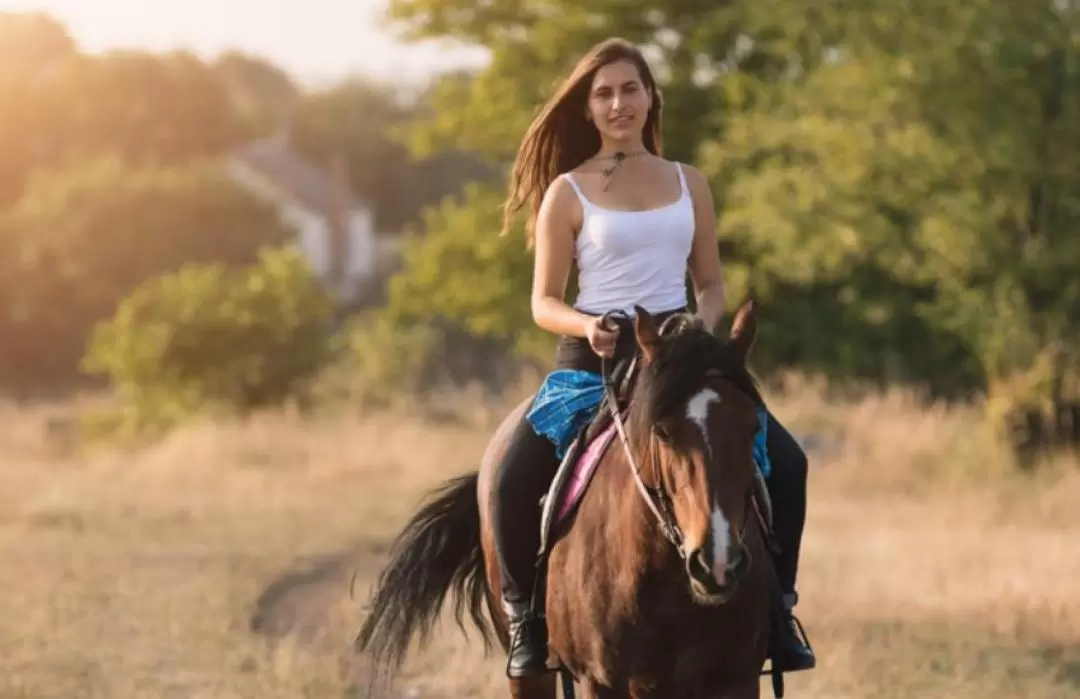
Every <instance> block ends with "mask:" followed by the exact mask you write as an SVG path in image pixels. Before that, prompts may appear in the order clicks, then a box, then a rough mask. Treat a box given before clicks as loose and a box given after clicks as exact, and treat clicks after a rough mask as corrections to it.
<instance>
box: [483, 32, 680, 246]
mask: <svg viewBox="0 0 1080 699" xmlns="http://www.w3.org/2000/svg"><path fill="white" fill-rule="evenodd" d="M620 60H624V61H630V62H631V63H633V64H634V65H635V66H637V69H638V72H639V73H640V74H641V80H642V83H643V85H644V87H645V89H647V90H648V91H649V92H650V93H652V96H653V101H652V105H651V107H650V108H649V114H648V116H647V117H646V119H645V132H644V134H643V135H642V136H643V141H644V143H645V148H646V149H647V150H648V151H649V152H651V153H653V154H654V155H660V152H661V147H662V144H661V139H660V113H661V110H662V108H663V100H662V98H661V95H660V90H659V88H658V87H657V85H656V79H655V77H654V76H653V72H652V70H651V69H650V68H649V64H648V62H647V61H646V60H645V56H644V55H642V53H641V51H640V50H638V48H637V47H636V46H634V45H633V44H631V43H630V42H628V41H626V40H625V39H620V38H612V39H607V40H605V41H602V42H600V43H599V44H597V45H595V46H593V48H592V49H590V50H589V52H588V53H586V54H585V55H584V56H583V57H582V58H581V60H579V61H578V64H577V65H576V66H575V67H574V70H573V72H571V73H570V76H569V77H567V78H566V80H564V81H563V83H562V85H560V86H559V89H558V90H557V91H556V92H555V95H554V96H553V97H552V98H551V99H550V100H548V102H547V104H545V105H544V108H543V109H541V110H540V113H539V114H538V115H537V117H536V118H535V119H534V120H533V122H532V124H530V125H529V128H528V130H527V131H526V132H525V138H523V139H522V141H521V146H520V147H519V148H518V152H517V158H516V159H515V161H514V168H513V171H512V174H511V179H510V194H509V196H508V197H507V199H506V202H505V203H504V204H503V227H502V232H501V234H500V235H506V234H507V232H508V231H509V230H510V228H511V225H512V221H513V218H514V215H515V214H516V213H517V212H518V211H520V210H521V208H522V207H523V206H525V204H526V202H528V203H529V205H530V213H529V220H528V222H527V223H526V226H525V235H526V239H527V243H528V245H529V247H532V243H533V240H534V236H535V225H536V216H537V213H538V212H539V211H540V202H541V201H542V200H543V198H544V193H545V192H547V189H548V187H550V186H551V183H552V182H554V181H555V178H556V177H558V176H559V175H561V174H562V173H564V172H569V171H571V170H573V169H574V168H576V167H577V166H579V165H581V163H583V162H585V161H586V160H588V159H589V158H590V157H591V156H592V155H594V154H595V153H596V152H597V151H598V150H599V149H600V132H599V131H597V129H596V126H595V125H594V124H592V123H591V122H590V121H589V120H588V119H586V118H585V113H586V110H587V108H588V101H589V90H590V89H591V88H592V81H593V77H594V76H595V75H596V71H598V70H599V69H600V68H602V67H603V66H606V65H608V64H610V63H614V62H615V61H620Z"/></svg>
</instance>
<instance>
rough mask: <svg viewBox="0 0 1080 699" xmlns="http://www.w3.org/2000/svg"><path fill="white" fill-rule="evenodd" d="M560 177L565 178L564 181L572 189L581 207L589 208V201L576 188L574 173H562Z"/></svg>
mask: <svg viewBox="0 0 1080 699" xmlns="http://www.w3.org/2000/svg"><path fill="white" fill-rule="evenodd" d="M562 177H563V178H565V179H566V181H567V182H569V183H570V186H571V187H573V188H574V192H576V193H577V197H578V199H580V200H581V205H582V206H583V207H587V206H589V200H588V199H587V198H586V197H585V192H583V191H581V187H580V186H578V183H577V180H575V179H574V173H572V172H564V173H563V174H562Z"/></svg>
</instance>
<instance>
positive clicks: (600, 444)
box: [555, 421, 615, 524]
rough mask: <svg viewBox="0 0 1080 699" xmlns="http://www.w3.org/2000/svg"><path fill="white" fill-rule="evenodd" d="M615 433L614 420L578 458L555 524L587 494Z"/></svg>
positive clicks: (564, 489) (558, 509) (558, 503)
mask: <svg viewBox="0 0 1080 699" xmlns="http://www.w3.org/2000/svg"><path fill="white" fill-rule="evenodd" d="M614 434H615V423H614V421H613V422H611V424H609V425H608V426H607V429H605V430H604V431H603V432H601V433H600V434H598V435H596V437H595V438H594V439H593V440H592V441H591V442H590V443H589V445H588V446H587V447H586V448H585V451H583V452H582V453H581V455H580V456H579V457H578V458H577V461H576V462H575V463H574V465H573V470H572V472H571V474H570V478H569V479H568V481H567V483H566V484H565V486H564V487H563V488H562V491H561V493H560V494H559V497H558V500H557V501H556V510H555V512H556V515H555V524H560V523H561V522H562V521H563V520H564V519H566V517H567V516H568V515H569V514H570V513H571V512H572V511H573V510H574V507H575V506H576V505H577V504H578V503H579V502H580V501H581V496H582V495H584V494H585V489H586V487H587V486H588V485H589V481H591V480H592V476H593V474H594V473H595V472H596V466H597V465H598V464H599V463H600V457H602V456H603V455H604V452H605V451H606V450H607V447H608V445H609V444H610V443H611V439H612V437H613V436H614Z"/></svg>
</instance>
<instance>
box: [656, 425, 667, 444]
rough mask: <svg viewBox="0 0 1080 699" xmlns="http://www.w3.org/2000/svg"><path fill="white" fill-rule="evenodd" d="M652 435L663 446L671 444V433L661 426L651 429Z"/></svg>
mask: <svg viewBox="0 0 1080 699" xmlns="http://www.w3.org/2000/svg"><path fill="white" fill-rule="evenodd" d="M653 434H655V435H656V438H657V439H659V440H660V441H661V442H663V443H664V444H671V433H670V432H668V430H667V428H666V427H664V426H663V425H656V426H655V427H653Z"/></svg>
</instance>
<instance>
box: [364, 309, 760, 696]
mask: <svg viewBox="0 0 1080 699" xmlns="http://www.w3.org/2000/svg"><path fill="white" fill-rule="evenodd" d="M756 328H757V323H756V318H755V310H754V306H753V304H752V303H748V304H746V305H744V306H743V307H742V308H740V309H739V311H738V313H737V314H736V317H735V321H734V323H733V326H732V331H731V334H730V337H728V338H719V337H716V336H714V335H713V334H711V333H709V332H706V331H705V330H703V329H701V328H700V327H699V326H697V325H694V324H687V323H684V324H682V325H681V326H680V327H679V329H678V330H676V331H674V332H671V333H662V332H660V330H661V328H657V326H656V324H655V321H654V320H653V318H652V317H651V316H650V315H649V314H648V313H647V312H645V311H644V310H643V309H640V308H639V309H636V316H635V320H634V335H635V339H636V343H637V346H638V350H639V352H638V364H639V367H638V369H637V375H636V376H637V378H636V379H635V381H634V382H633V384H632V388H631V389H630V393H629V396H628V398H629V408H628V410H627V411H626V413H625V415H626V419H625V423H623V422H621V421H619V420H618V418H616V420H617V422H618V424H619V427H620V428H621V429H620V430H619V437H618V438H616V439H615V441H614V442H613V443H612V446H611V447H610V448H608V449H607V450H606V451H605V452H604V453H603V456H602V457H601V460H600V461H599V464H598V466H597V468H596V470H595V475H593V477H592V481H591V484H590V485H589V486H588V489H587V490H586V491H585V493H584V495H583V496H582V497H581V499H580V501H579V502H578V504H577V507H576V511H574V512H573V514H572V515H571V516H570V517H569V518H568V520H567V521H566V522H564V523H563V525H562V526H561V528H560V529H559V530H558V532H557V535H556V536H555V537H554V540H553V543H552V544H551V545H550V548H549V551H550V554H549V560H548V566H547V570H548V571H549V572H548V574H547V579H546V613H547V624H548V627H549V639H550V640H549V643H550V649H551V653H552V656H553V659H554V660H555V661H557V662H558V663H559V665H560V666H561V668H563V670H564V672H569V673H570V674H571V675H572V676H573V678H574V680H575V681H576V683H577V684H578V686H579V687H581V688H582V689H584V691H585V694H586V696H589V697H628V698H631V697H632V698H634V699H642V698H644V697H663V698H664V699H679V698H683V697H685V698H687V699H690V698H701V699H705V698H718V697H732V698H737V699H741V698H743V697H758V696H759V691H760V690H759V688H760V684H759V682H760V679H759V678H760V674H761V669H762V667H763V666H764V664H765V661H766V659H767V657H768V642H769V636H770V611H771V610H770V604H772V597H771V595H772V591H773V589H774V588H773V587H772V585H773V584H774V577H773V575H774V574H773V570H772V567H771V561H770V556H769V555H768V548H767V544H768V535H767V524H766V520H767V517H763V516H761V512H760V510H759V509H758V508H757V503H758V500H757V498H756V497H755V493H756V492H757V491H758V490H759V484H760V480H759V477H758V471H757V465H756V463H755V461H754V454H753V443H754V437H755V434H756V432H757V430H758V412H757V411H758V408H759V407H760V406H761V405H762V398H761V395H760V393H759V392H758V389H757V387H756V384H755V382H754V380H753V378H752V377H751V375H750V373H749V371H748V370H747V367H746V358H747V354H748V353H749V350H750V348H751V346H752V344H753V342H754V339H755V335H756ZM526 405H527V402H523V403H522V404H521V405H519V406H518V407H517V408H516V409H515V410H514V411H513V412H512V413H511V414H510V415H509V416H507V418H506V419H505V420H504V421H503V423H502V424H501V425H500V426H499V428H498V429H497V430H496V432H495V434H494V436H493V438H492V440H491V442H490V443H489V445H488V447H487V450H486V452H485V454H484V457H483V462H482V465H481V467H480V469H479V471H478V472H475V473H471V474H468V475H465V476H462V477H459V478H456V479H454V480H452V481H450V482H448V483H447V484H445V485H444V486H443V488H442V490H441V491H440V492H438V493H437V494H436V497H435V498H434V499H433V500H432V501H430V502H429V503H428V504H426V505H425V506H424V507H423V508H422V509H420V510H419V511H418V512H417V513H416V514H415V515H414V516H413V518H412V520H411V521H410V522H409V523H408V525H407V526H406V527H405V529H404V531H402V533H401V535H400V536H399V538H398V539H397V541H396V542H395V545H394V547H393V549H392V552H391V559H390V562H389V564H388V566H387V568H386V569H385V570H384V571H383V573H382V575H381V576H380V579H379V581H378V583H377V585H376V588H375V590H374V593H373V597H372V601H371V605H370V608H369V609H370V613H369V616H368V617H367V619H366V620H365V622H364V624H363V627H362V629H361V632H360V634H359V636H358V638H357V647H358V649H360V650H361V651H370V652H371V653H372V654H373V657H374V659H375V661H376V663H375V665H376V667H377V668H378V667H379V666H380V665H381V666H391V667H397V666H399V665H400V664H401V663H402V661H403V659H404V655H405V653H406V651H407V649H408V647H409V644H410V642H411V640H412V638H413V636H414V635H419V636H420V638H421V639H423V638H426V637H427V635H428V634H429V632H430V631H431V628H432V625H433V623H434V622H435V620H436V618H437V617H438V614H439V611H440V608H441V606H442V603H443V601H444V599H445V598H446V596H447V595H448V594H449V593H450V592H451V591H453V592H454V593H455V598H456V619H457V622H458V625H459V626H461V628H462V630H463V631H464V625H463V620H462V616H463V613H464V612H465V611H466V608H467V609H468V611H469V613H470V615H471V617H472V620H473V622H474V624H475V625H476V627H477V628H478V629H479V630H480V632H481V634H482V637H483V639H484V642H485V646H486V647H490V632H491V626H489V624H488V621H487V620H486V619H485V616H484V608H485V607H486V608H487V613H488V615H490V617H491V619H492V621H493V622H494V624H493V626H494V631H495V634H496V636H497V638H498V640H499V642H500V644H501V645H502V647H503V649H504V651H505V649H506V648H507V644H508V638H507V633H506V619H505V617H504V616H503V614H502V611H501V605H500V604H498V603H497V600H498V590H499V579H498V575H499V573H498V565H497V564H496V559H495V553H494V546H493V540H492V533H491V502H490V494H491V484H492V471H493V469H494V468H495V466H496V465H497V464H498V463H499V459H500V457H501V455H502V452H503V449H504V445H505V444H506V441H507V439H508V438H509V436H510V434H511V430H512V429H513V427H514V425H515V424H516V422H517V421H518V420H519V418H520V417H521V411H523V410H524V409H525V408H526ZM564 693H565V691H564ZM511 695H512V696H528V697H549V698H553V697H554V696H555V674H554V673H552V674H551V675H550V676H544V677H540V678H528V679H526V680H512V681H511Z"/></svg>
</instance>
